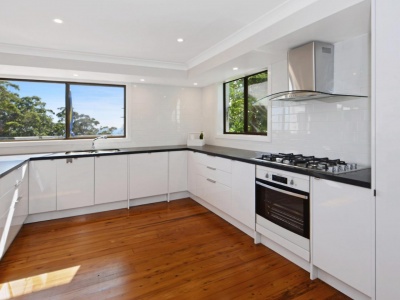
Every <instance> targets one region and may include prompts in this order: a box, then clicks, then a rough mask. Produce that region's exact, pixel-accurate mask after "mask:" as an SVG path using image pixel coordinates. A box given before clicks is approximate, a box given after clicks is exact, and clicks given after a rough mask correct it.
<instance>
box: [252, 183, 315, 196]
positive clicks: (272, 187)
mask: <svg viewBox="0 0 400 300" xmlns="http://www.w3.org/2000/svg"><path fill="white" fill-rule="evenodd" d="M256 184H258V185H261V186H263V187H265V188H267V189H271V190H274V191H277V192H280V193H284V194H287V195H290V196H294V197H297V198H301V199H308V196H305V195H301V194H297V193H293V192H289V191H285V190H281V189H278V188H276V187H274V186H270V185H266V184H264V183H261V182H259V181H256Z"/></svg>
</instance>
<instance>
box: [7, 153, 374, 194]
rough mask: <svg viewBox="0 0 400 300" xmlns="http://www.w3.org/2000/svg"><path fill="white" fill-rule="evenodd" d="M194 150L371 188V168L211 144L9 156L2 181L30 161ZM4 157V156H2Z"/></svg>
mask: <svg viewBox="0 0 400 300" xmlns="http://www.w3.org/2000/svg"><path fill="white" fill-rule="evenodd" d="M182 150H192V151H195V152H200V153H204V154H207V155H212V156H219V157H223V158H228V159H233V160H238V161H242V162H246V163H251V164H255V165H261V166H266V167H271V168H275V169H279V170H284V171H289V172H294V173H298V174H304V175H309V176H313V177H317V178H322V179H327V180H332V181H337V182H342V183H346V184H351V185H355V186H360V187H364V188H371V169H370V168H367V169H361V170H358V171H354V172H349V173H343V174H331V173H326V172H322V171H316V170H309V169H301V168H298V167H293V166H288V165H284V164H277V163H273V162H265V161H259V160H255V159H254V158H255V157H257V156H260V153H261V152H257V151H252V150H243V149H237V148H228V147H219V146H212V145H204V146H202V147H194V146H186V145H174V146H154V147H135V148H122V149H120V151H118V152H109V153H78V154H73V155H71V154H69V155H66V154H65V152H58V153H48V154H45V155H41V156H35V155H33V157H30V158H28V159H26V160H18V159H16V160H12V156H9V158H10V160H7V161H1V160H0V178H1V177H3V176H4V175H6V174H8V173H9V172H11V171H12V170H14V169H16V168H18V167H19V166H21V165H22V164H23V163H24V162H25V161H28V160H48V159H62V158H77V157H93V156H103V155H122V154H139V153H151V152H165V151H182ZM0 158H1V156H0Z"/></svg>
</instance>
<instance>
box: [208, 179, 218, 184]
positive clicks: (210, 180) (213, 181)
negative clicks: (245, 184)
mask: <svg viewBox="0 0 400 300" xmlns="http://www.w3.org/2000/svg"><path fill="white" fill-rule="evenodd" d="M207 181H209V182H212V183H216V181H215V180H212V179H210V178H207Z"/></svg>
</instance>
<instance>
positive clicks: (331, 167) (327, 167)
mask: <svg viewBox="0 0 400 300" xmlns="http://www.w3.org/2000/svg"><path fill="white" fill-rule="evenodd" d="M255 159H258V160H263V161H268V162H274V163H278V164H285V165H290V166H295V167H299V168H303V169H312V170H318V171H323V172H330V173H344V172H351V171H355V170H358V169H359V168H358V166H357V164H356V163H346V162H345V161H342V160H340V159H329V158H328V157H315V156H304V155H302V154H293V153H277V154H274V153H267V154H263V155H262V156H260V157H256V158H255Z"/></svg>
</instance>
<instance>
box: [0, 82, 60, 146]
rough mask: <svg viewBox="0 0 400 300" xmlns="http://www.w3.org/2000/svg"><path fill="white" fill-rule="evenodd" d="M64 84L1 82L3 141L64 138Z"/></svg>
mask: <svg viewBox="0 0 400 300" xmlns="http://www.w3.org/2000/svg"><path fill="white" fill-rule="evenodd" d="M64 107H65V84H64V83H49V82H33V81H13V80H8V81H7V80H0V140H3V141H7V140H27V139H28V140H32V139H59V138H64V137H65V121H64V120H65V117H64V116H63V113H64Z"/></svg>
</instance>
